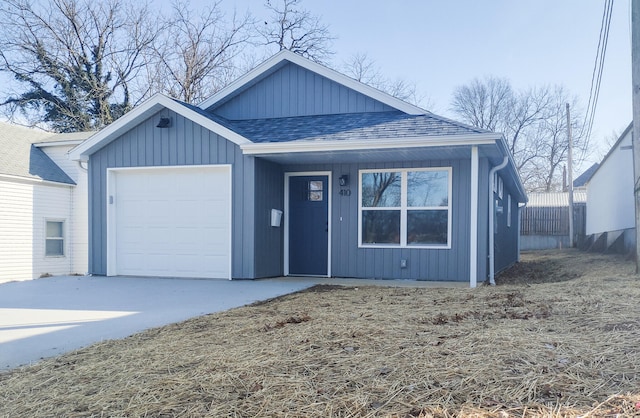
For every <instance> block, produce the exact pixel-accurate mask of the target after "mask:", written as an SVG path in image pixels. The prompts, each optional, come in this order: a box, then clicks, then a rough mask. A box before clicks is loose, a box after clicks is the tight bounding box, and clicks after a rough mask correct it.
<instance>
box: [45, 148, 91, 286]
mask: <svg viewBox="0 0 640 418" xmlns="http://www.w3.org/2000/svg"><path fill="white" fill-rule="evenodd" d="M40 148H41V149H42V151H44V152H45V153H46V154H47V155H48V156H49V158H51V159H52V160H53V161H54V162H55V163H56V164H57V165H58V167H60V168H61V169H62V170H64V172H65V173H67V175H68V176H69V177H71V178H72V179H73V181H75V182H76V184H77V186H76V187H74V188H73V195H72V202H71V205H72V217H71V219H70V222H69V224H68V227H67V228H68V232H69V234H70V235H69V238H70V239H69V244H70V246H69V256H70V257H71V262H72V267H73V268H72V269H71V272H72V273H79V274H85V273H86V272H87V271H88V266H89V219H88V216H89V201H88V196H89V192H88V179H87V172H86V170H84V169H82V168H80V166H79V165H78V163H77V162H76V161H72V160H70V159H69V154H68V153H69V151H70V150H71V149H72V148H73V145H55V146H41V147H40Z"/></svg>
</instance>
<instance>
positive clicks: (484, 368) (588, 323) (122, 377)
mask: <svg viewBox="0 0 640 418" xmlns="http://www.w3.org/2000/svg"><path fill="white" fill-rule="evenodd" d="M633 271H634V265H633V263H632V262H629V261H625V260H624V259H623V258H621V257H618V256H612V255H596V254H585V253H580V252H576V251H561V252H542V253H531V254H525V255H524V257H523V262H522V263H520V264H519V265H517V266H516V267H515V268H514V269H513V270H511V271H510V272H508V273H507V274H505V275H503V276H502V277H500V278H499V280H498V286H496V287H488V286H483V287H480V288H478V289H430V288H384V287H359V288H341V287H333V286H329V287H328V286H324V287H316V288H314V289H312V290H310V291H306V292H301V293H297V294H293V295H289V296H285V297H281V298H277V299H274V300H271V301H268V302H265V303H260V304H255V305H252V306H247V307H243V308H238V309H233V310H231V311H227V312H223V313H220V314H215V315H208V316H204V317H200V318H196V319H193V320H189V321H186V322H183V323H179V324H175V325H170V326H166V327H163V328H158V329H153V330H150V331H147V332H143V333H141V334H137V335H134V336H132V337H130V338H126V339H123V340H116V341H107V342H104V343H100V344H96V345H93V346H91V347H89V348H86V349H83V350H79V351H77V352H73V353H70V354H68V355H64V356H61V357H58V358H55V359H52V360H46V361H43V362H41V363H39V364H37V365H35V366H31V367H27V368H22V369H18V370H14V371H12V372H9V373H5V374H0V399H1V400H2V402H0V416H2V417H22V416H24V417H89V416H94V417H103V416H104V417H142V416H146V417H174V416H176V417H178V416H179V417H183V416H184V417H204V416H210V417H226V416H234V417H235V416H237V417H260V416H266V417H285V416H286V417H304V416H318V417H325V416H326V417H373V416H393V417H431V416H435V417H457V416H473V417H511V416H513V417H522V416H532V417H577V416H583V417H587V416H589V417H605V416H640V403H639V402H640V303H639V302H640V281H639V280H638V278H637V277H636V276H635V275H634V274H633Z"/></svg>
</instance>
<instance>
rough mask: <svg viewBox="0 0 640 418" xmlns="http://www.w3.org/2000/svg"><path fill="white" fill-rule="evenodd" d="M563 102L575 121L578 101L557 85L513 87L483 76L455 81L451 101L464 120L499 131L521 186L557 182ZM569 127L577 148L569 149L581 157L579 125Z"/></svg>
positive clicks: (542, 187) (563, 148)
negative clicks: (465, 81)
mask: <svg viewBox="0 0 640 418" xmlns="http://www.w3.org/2000/svg"><path fill="white" fill-rule="evenodd" d="M569 102H570V103H572V113H573V115H574V118H573V119H574V120H576V121H577V120H579V116H578V115H579V113H580V109H579V106H578V101H577V99H576V98H572V97H570V95H569V94H568V92H567V91H566V90H565V89H564V88H562V87H553V88H552V87H538V88H531V89H528V90H523V91H517V92H516V91H514V90H513V89H512V88H511V84H510V83H509V81H508V80H506V79H498V78H494V77H488V78H485V79H484V80H479V79H475V80H473V81H472V82H471V83H470V84H469V85H465V86H461V87H458V88H457V89H456V91H455V93H454V96H453V101H452V106H451V107H452V110H453V111H454V112H455V113H456V114H457V115H458V116H459V117H460V118H461V119H462V120H463V121H464V122H466V123H469V124H471V125H473V126H477V127H479V128H483V129H487V130H490V131H495V132H501V133H503V134H504V135H505V139H506V141H507V146H508V147H509V150H510V151H511V153H512V155H513V157H514V160H515V163H516V167H517V169H518V171H519V173H520V177H521V179H522V182H523V183H524V185H525V188H526V189H527V190H530V191H534V190H536V191H552V190H557V189H559V188H560V187H561V172H560V171H559V167H561V165H562V164H564V163H565V162H566V158H567V147H568V142H567V126H566V113H565V104H566V103H569ZM572 129H573V136H574V146H575V149H576V150H577V151H578V152H577V153H576V154H574V155H577V156H579V158H584V155H585V151H586V150H587V149H588V144H587V143H586V141H585V140H584V138H583V137H582V133H581V131H580V127H579V126H577V125H576V126H573V127H572ZM578 162H579V161H578Z"/></svg>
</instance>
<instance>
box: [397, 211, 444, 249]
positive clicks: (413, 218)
mask: <svg viewBox="0 0 640 418" xmlns="http://www.w3.org/2000/svg"><path fill="white" fill-rule="evenodd" d="M448 217H449V211H448V210H410V211H408V212H407V244H446V243H447V231H448V228H447V222H448Z"/></svg>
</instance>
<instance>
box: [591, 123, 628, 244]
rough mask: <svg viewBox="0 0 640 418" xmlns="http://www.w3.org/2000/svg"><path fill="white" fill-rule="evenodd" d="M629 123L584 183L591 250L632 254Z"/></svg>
mask: <svg viewBox="0 0 640 418" xmlns="http://www.w3.org/2000/svg"><path fill="white" fill-rule="evenodd" d="M632 135H633V123H631V124H630V125H629V126H628V127H627V129H625V131H624V132H623V133H622V135H620V138H618V140H617V141H616V143H615V144H614V145H613V146H612V147H611V150H610V151H609V153H607V155H606V156H605V157H604V158H603V160H602V162H601V163H600V165H599V166H598V168H597V170H596V171H595V172H594V173H593V175H592V176H591V179H590V180H589V182H588V183H587V236H590V242H591V245H590V246H591V248H592V249H593V250H604V251H607V250H609V251H616V252H622V253H629V252H632V251H634V250H635V222H636V221H635V199H634V196H633V179H634V174H633V148H632V142H631V137H632Z"/></svg>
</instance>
